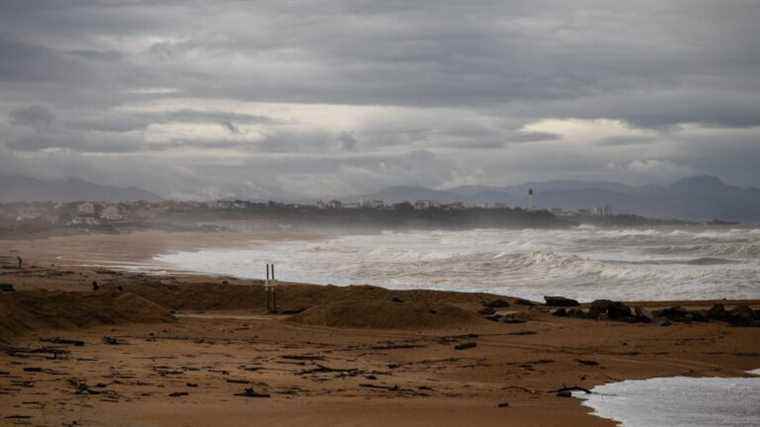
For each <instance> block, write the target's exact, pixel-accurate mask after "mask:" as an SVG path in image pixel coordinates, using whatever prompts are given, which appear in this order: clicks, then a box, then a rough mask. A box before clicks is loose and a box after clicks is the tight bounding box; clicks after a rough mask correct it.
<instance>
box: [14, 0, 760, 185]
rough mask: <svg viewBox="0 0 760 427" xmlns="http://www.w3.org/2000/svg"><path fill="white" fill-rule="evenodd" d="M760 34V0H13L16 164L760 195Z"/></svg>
mask: <svg viewBox="0 0 760 427" xmlns="http://www.w3.org/2000/svg"><path fill="white" fill-rule="evenodd" d="M757 22H760V1H757V0H736V1H731V2H726V1H719V0H709V1H708V0H688V1H686V0H660V1H654V0H645V1H637V2H608V1H591V0H579V1H574V2H565V1H548V0H531V1H527V0H526V1H522V0H515V1H509V2H504V1H490V0H479V1H468V2H461V1H457V2H455V1H441V0H437V1H434V2H433V1H416V2H407V1H404V2H401V1H385V2H369V1H358V2H357V1H326V0H320V1H296V2H282V1H275V0H272V1H257V2H239V1H216V2H201V1H173V0H164V1H141V0H122V1H105V0H76V1H70V2H60V1H54V0H39V1H34V2H30V1H25V0H5V1H3V2H2V4H0V29H1V30H0V95H1V96H0V167H2V168H3V170H14V171H16V172H17V173H23V174H27V175H35V176H51V177H56V176H68V175H76V176H80V177H82V178H89V179H97V180H99V181H100V182H107V183H112V184H124V185H139V186H143V187H145V188H147V189H151V190H154V191H159V192H162V193H163V194H165V195H174V196H182V197H192V196H198V197H206V196H209V195H232V194H237V195H240V196H244V197H256V196H262V197H264V196H267V197H276V196H277V195H278V194H280V195H287V196H291V197H298V196H304V195H314V196H320V195H330V194H346V193H356V192H363V191H372V190H375V189H377V188H379V187H381V186H384V185H391V184H409V185H418V184H419V185H428V186H434V187H447V186H454V185H460V184H477V183H484V184H507V183H515V182H516V181H521V180H536V179H538V180H540V179H554V178H588V179H613V180H622V181H628V182H637V183H641V182H656V181H658V180H668V179H672V178H676V177H679V176H682V175H685V174H691V173H712V174H716V175H719V176H721V177H723V178H725V179H727V180H729V181H732V182H735V183H738V184H743V185H755V186H760V174H757V173H755V172H754V164H757V162H758V161H760V103H759V102H757V96H758V94H760V77H758V76H760V37H758V30H757ZM115 165H123V166H115ZM145 165H151V167H158V168H159V169H160V171H156V170H154V169H151V170H149V171H144V173H139V174H136V173H135V171H137V170H143V169H145V168H146V166H145ZM148 169H150V168H148Z"/></svg>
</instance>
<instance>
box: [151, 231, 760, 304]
mask: <svg viewBox="0 0 760 427" xmlns="http://www.w3.org/2000/svg"><path fill="white" fill-rule="evenodd" d="M674 231H677V233H675V234H674ZM748 231H752V230H741V232H740V231H730V230H726V231H725V235H723V236H720V237H716V236H714V235H713V234H715V233H718V234H719V233H721V232H718V231H708V232H707V233H710V235H709V236H708V235H706V234H705V233H706V232H703V231H700V230H696V231H695V230H693V229H691V228H687V229H684V230H673V229H665V230H661V229H655V228H652V229H602V228H595V227H587V228H582V229H580V228H576V229H570V230H537V229H525V230H494V229H483V230H467V231H442V230H437V231H433V232H427V231H414V232H385V233H380V234H372V235H350V236H342V237H336V238H331V239H325V240H318V241H303V242H301V241H284V242H272V243H271V244H266V245H258V246H255V247H252V248H250V249H246V250H238V249H234V250H231V249H224V248H220V249H207V250H202V251H197V252H180V253H175V254H163V255H161V256H160V257H159V258H158V261H161V262H162V263H163V264H169V265H174V266H176V267H177V268H180V269H182V270H192V271H201V272H205V273H218V274H230V275H238V276H242V277H250V278H261V277H263V275H264V268H263V263H265V262H274V263H276V264H278V267H279V268H278V271H279V272H280V277H281V279H282V280H292V281H305V282H313V283H333V284H339V285H348V284H352V283H367V284H373V285H379V286H387V287H395V288H401V289H407V288H431V289H448V290H459V291H485V292H496V293H504V294H507V295H515V296H521V297H526V298H538V299H540V298H541V297H542V296H543V295H547V294H553V293H557V294H563V295H567V296H569V297H576V298H579V299H581V300H591V299H595V298H617V299H655V300H656V299H693V298H723V297H726V298H729V297H736V298H752V297H760V283H758V279H757V278H758V277H759V276H760V261H758V258H760V256H758V255H760V233H749V232H748ZM259 264H261V265H259Z"/></svg>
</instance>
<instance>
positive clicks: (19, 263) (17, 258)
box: [16, 255, 24, 270]
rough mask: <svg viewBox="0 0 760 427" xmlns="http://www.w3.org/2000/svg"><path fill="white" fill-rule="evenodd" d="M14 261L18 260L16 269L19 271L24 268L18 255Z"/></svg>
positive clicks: (22, 261)
mask: <svg viewBox="0 0 760 427" xmlns="http://www.w3.org/2000/svg"><path fill="white" fill-rule="evenodd" d="M16 260H18V269H19V270H21V269H22V268H24V260H23V259H21V257H20V256H18V255H16Z"/></svg>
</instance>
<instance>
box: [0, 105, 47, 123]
mask: <svg viewBox="0 0 760 427" xmlns="http://www.w3.org/2000/svg"><path fill="white" fill-rule="evenodd" d="M8 116H9V118H10V123H11V124H12V125H18V126H28V127H31V128H33V129H43V128H48V127H50V125H52V124H53V122H54V121H55V115H54V114H53V113H52V112H51V111H50V110H48V109H47V108H45V107H44V106H41V105H32V106H29V107H26V108H20V109H17V110H13V111H11V112H10V114H9V115H8Z"/></svg>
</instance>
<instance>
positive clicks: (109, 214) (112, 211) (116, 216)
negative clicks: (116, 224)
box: [100, 205, 124, 221]
mask: <svg viewBox="0 0 760 427" xmlns="http://www.w3.org/2000/svg"><path fill="white" fill-rule="evenodd" d="M100 218H102V219H104V220H106V221H121V220H123V219H124V215H122V214H121V211H120V210H119V207H118V206H114V205H111V206H107V207H106V208H105V209H103V210H102V211H101V212H100Z"/></svg>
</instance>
